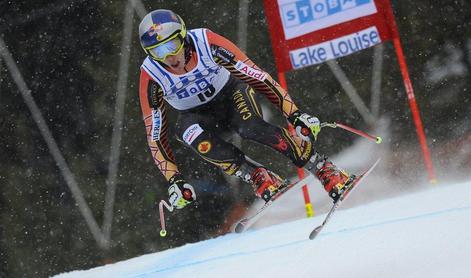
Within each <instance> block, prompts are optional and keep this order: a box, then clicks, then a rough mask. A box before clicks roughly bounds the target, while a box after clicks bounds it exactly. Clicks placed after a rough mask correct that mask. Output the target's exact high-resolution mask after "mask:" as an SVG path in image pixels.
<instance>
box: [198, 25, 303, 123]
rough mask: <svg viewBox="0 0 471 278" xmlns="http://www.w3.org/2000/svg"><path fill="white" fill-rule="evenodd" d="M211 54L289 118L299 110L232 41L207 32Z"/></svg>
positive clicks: (276, 83)
mask: <svg viewBox="0 0 471 278" xmlns="http://www.w3.org/2000/svg"><path fill="white" fill-rule="evenodd" d="M206 35H207V37H208V41H209V44H210V46H211V54H212V56H213V59H214V61H215V62H216V63H218V64H219V65H221V66H223V67H224V68H226V69H227V70H228V71H229V72H230V73H231V74H232V75H233V76H235V77H237V78H239V79H241V80H242V81H244V82H245V83H247V84H248V85H250V86H251V87H252V88H253V89H254V90H256V91H258V92H261V93H262V94H264V95H265V96H266V97H267V99H268V100H269V101H270V102H271V103H273V104H274V105H275V106H276V107H277V108H278V109H280V110H281V111H282V112H283V115H284V116H285V117H288V116H289V115H291V114H292V113H293V112H296V111H297V110H298V108H297V107H296V105H295V104H294V102H293V100H292V99H291V97H290V96H289V94H288V93H287V92H286V91H285V90H284V89H283V88H282V87H281V86H280V84H278V82H276V81H275V80H274V79H273V78H272V77H271V76H270V75H269V74H268V73H266V72H265V71H263V70H261V69H260V68H259V67H258V66H257V65H256V64H255V63H254V62H253V61H252V60H250V59H249V58H248V57H247V55H245V54H244V53H243V52H242V51H241V50H240V49H239V48H238V47H237V46H236V45H235V44H234V43H232V42H231V41H230V40H228V39H226V38H224V37H223V36H221V35H218V34H216V33H214V32H212V31H210V30H206Z"/></svg>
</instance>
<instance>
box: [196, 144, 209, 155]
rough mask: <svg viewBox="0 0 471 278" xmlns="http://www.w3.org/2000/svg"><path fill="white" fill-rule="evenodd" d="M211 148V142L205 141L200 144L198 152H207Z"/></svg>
mask: <svg viewBox="0 0 471 278" xmlns="http://www.w3.org/2000/svg"><path fill="white" fill-rule="evenodd" d="M210 150H211V143H210V142H209V141H203V142H201V143H199V144H198V152H200V153H202V154H205V153H208V152H209V151H210Z"/></svg>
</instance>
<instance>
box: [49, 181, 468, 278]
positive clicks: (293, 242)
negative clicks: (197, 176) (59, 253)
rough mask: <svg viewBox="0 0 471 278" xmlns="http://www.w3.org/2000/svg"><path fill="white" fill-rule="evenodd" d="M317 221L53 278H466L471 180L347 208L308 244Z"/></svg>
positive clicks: (288, 224) (265, 229) (302, 221)
mask: <svg viewBox="0 0 471 278" xmlns="http://www.w3.org/2000/svg"><path fill="white" fill-rule="evenodd" d="M362 186H363V185H362ZM365 186H368V185H366V184H365ZM425 188H426V189H425ZM359 192H360V188H358V190H357V191H356V192H355V193H354V194H352V196H351V197H350V198H349V199H348V200H347V201H346V202H351V201H352V202H354V199H355V198H360V196H361V193H359ZM267 217H269V216H267ZM323 217H324V215H319V216H317V217H314V218H308V219H300V220H296V221H292V222H285V223H282V224H276V225H272V226H269V227H263V228H258V229H255V230H249V231H247V232H245V233H243V234H228V235H225V236H221V237H218V238H215V239H211V240H206V241H203V242H199V243H194V244H187V245H185V246H181V247H179V248H175V249H170V250H166V251H162V252H158V253H155V254H149V255H144V256H141V257H137V258H134V259H130V260H127V261H123V262H118V263H115V264H112V265H106V266H102V267H97V268H94V269H90V270H86V271H73V272H69V273H65V274H61V275H58V276H55V277H61V278H66V277H68V278H71V277H205V278H206V277H237V278H241V277H270V278H275V277H362V278H365V277H374V278H377V277H382V278H386V277H395V278H396V277H427V278H433V277H471V182H465V183H459V184H454V185H437V186H428V187H424V190H422V191H419V192H415V193H413V194H408V195H404V196H399V197H395V198H389V199H384V200H379V201H375V202H372V203H369V204H365V205H360V206H357V207H354V208H348V206H346V207H345V208H344V209H342V210H339V211H338V212H337V214H336V215H335V217H334V218H333V219H332V221H331V222H330V223H329V225H328V226H326V228H325V229H324V230H323V232H322V233H321V234H319V236H318V237H317V238H316V239H315V240H313V241H311V240H309V239H308V236H309V233H310V231H311V230H312V229H313V228H314V227H315V226H317V225H319V224H320V223H321V222H322V220H323Z"/></svg>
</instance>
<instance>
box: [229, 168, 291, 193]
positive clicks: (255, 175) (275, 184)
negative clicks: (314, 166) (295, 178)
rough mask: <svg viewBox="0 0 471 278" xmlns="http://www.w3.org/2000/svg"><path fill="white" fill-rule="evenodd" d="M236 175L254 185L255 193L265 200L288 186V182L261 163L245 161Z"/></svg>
mask: <svg viewBox="0 0 471 278" xmlns="http://www.w3.org/2000/svg"><path fill="white" fill-rule="evenodd" d="M235 176H237V177H239V178H240V179H242V180H243V181H245V182H247V183H249V184H251V185H252V187H253V190H254V192H255V195H256V196H257V197H259V198H262V199H263V200H264V201H265V202H268V201H270V199H271V198H272V197H273V196H274V195H276V194H277V193H278V192H280V190H282V189H283V188H285V187H287V186H288V182H287V181H286V180H283V179H282V178H281V177H280V176H278V175H276V174H275V173H273V172H271V171H270V170H267V169H266V168H265V167H263V166H261V165H258V164H257V165H255V164H253V163H250V162H245V163H244V164H242V166H241V167H240V168H239V169H238V170H237V171H236V173H235Z"/></svg>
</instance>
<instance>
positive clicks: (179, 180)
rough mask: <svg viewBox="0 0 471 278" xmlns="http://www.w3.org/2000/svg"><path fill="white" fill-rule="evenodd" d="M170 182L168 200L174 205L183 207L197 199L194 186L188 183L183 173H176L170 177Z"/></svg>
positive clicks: (178, 207)
mask: <svg viewBox="0 0 471 278" xmlns="http://www.w3.org/2000/svg"><path fill="white" fill-rule="evenodd" d="M169 183H170V186H169V187H168V196H169V197H168V201H169V203H170V205H172V206H173V207H175V208H177V209H182V208H184V207H186V206H187V205H188V204H190V203H191V202H193V201H194V200H196V193H195V190H194V189H193V186H191V185H190V184H189V183H187V182H186V181H185V179H184V178H183V176H182V175H181V174H175V175H174V176H173V177H172V178H170V180H169Z"/></svg>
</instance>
